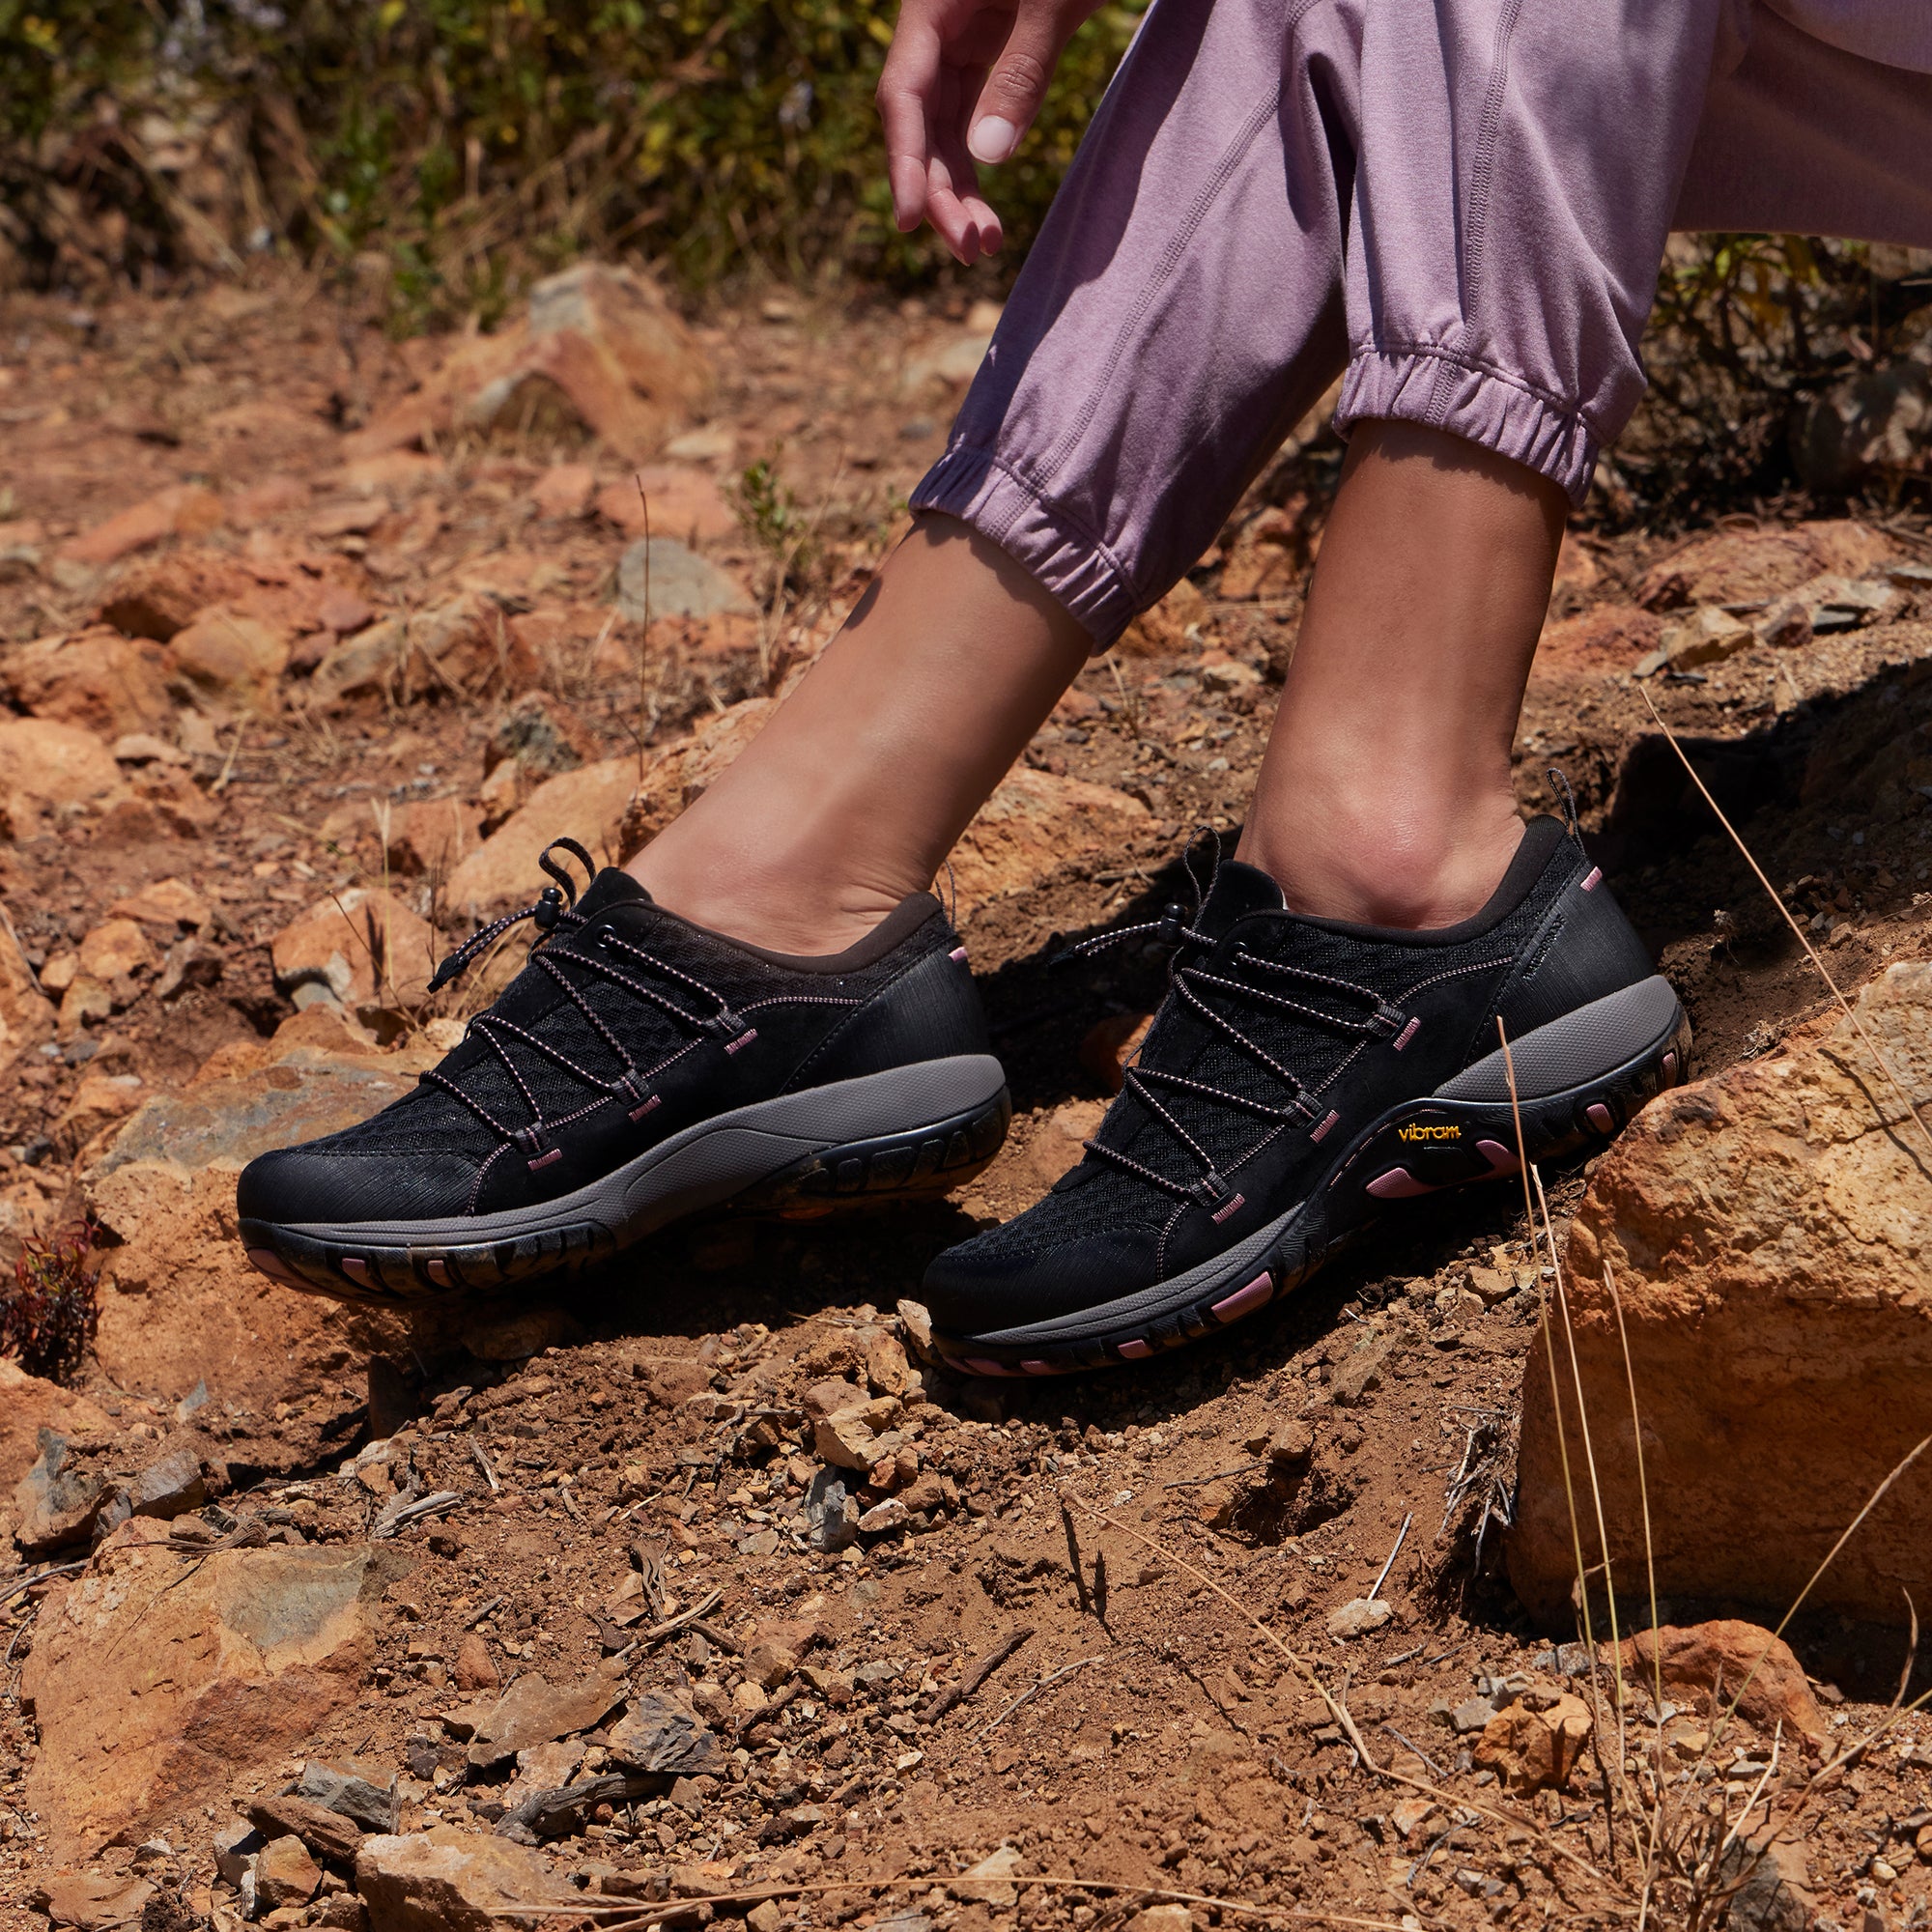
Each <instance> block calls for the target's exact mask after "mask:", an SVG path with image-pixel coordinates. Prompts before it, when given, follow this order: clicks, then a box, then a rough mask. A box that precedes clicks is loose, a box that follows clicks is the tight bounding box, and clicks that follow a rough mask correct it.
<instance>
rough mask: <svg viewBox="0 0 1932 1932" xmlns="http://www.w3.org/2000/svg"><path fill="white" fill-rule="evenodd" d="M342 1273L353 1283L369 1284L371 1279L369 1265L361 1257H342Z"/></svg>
mask: <svg viewBox="0 0 1932 1932" xmlns="http://www.w3.org/2000/svg"><path fill="white" fill-rule="evenodd" d="M342 1272H343V1273H344V1274H346V1275H347V1276H348V1277H349V1279H350V1280H351V1281H359V1282H367V1281H368V1279H369V1264H368V1263H367V1262H365V1261H364V1260H363V1259H362V1257H361V1256H360V1255H344V1256H343V1257H342Z"/></svg>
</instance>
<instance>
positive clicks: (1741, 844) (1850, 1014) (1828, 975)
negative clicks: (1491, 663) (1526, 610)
mask: <svg viewBox="0 0 1932 1932" xmlns="http://www.w3.org/2000/svg"><path fill="white" fill-rule="evenodd" d="M1637 691H1638V694H1639V695H1640V696H1642V698H1643V701H1644V703H1645V705H1646V706H1648V707H1649V711H1650V715H1651V716H1652V717H1653V718H1654V719H1656V720H1657V728H1658V729H1659V730H1660V731H1662V733H1663V735H1664V738H1665V740H1666V741H1667V742H1668V744H1669V746H1670V749H1671V750H1672V751H1673V752H1675V753H1677V757H1678V762H1679V763H1680V764H1682V765H1683V767H1684V769H1685V770H1686V771H1687V772H1689V773H1690V782H1691V783H1692V784H1694V785H1695V786H1696V787H1697V790H1698V792H1699V793H1700V794H1701V795H1702V797H1703V800H1704V803H1705V804H1706V805H1708V806H1709V807H1710V808H1711V810H1712V811H1713V812H1714V813H1716V815H1717V820H1718V823H1719V825H1721V826H1722V827H1723V828H1724V830H1725V831H1726V832H1727V833H1728V834H1729V835H1730V839H1731V843H1732V844H1733V845H1735V846H1736V847H1737V848H1738V850H1739V851H1740V852H1741V853H1743V854H1744V860H1745V864H1746V865H1747V866H1748V867H1750V868H1751V872H1752V875H1753V876H1754V877H1755V878H1756V880H1757V882H1758V884H1759V885H1761V886H1762V887H1763V888H1764V889H1765V892H1766V893H1767V894H1768V895H1770V898H1771V902H1772V904H1773V905H1775V906H1776V908H1777V910H1778V913H1779V915H1780V916H1781V917H1782V919H1783V921H1784V923H1785V924H1786V925H1788V926H1789V927H1790V928H1791V930H1792V932H1793V933H1794V934H1795V935H1796V936H1797V939H1798V943H1799V945H1800V946H1802V947H1804V953H1805V956H1806V957H1807V958H1808V959H1809V960H1810V961H1811V963H1812V965H1813V966H1815V967H1816V968H1817V969H1818V977H1819V978H1820V979H1821V980H1824V982H1825V983H1826V985H1827V986H1829V987H1830V988H1831V989H1832V997H1833V999H1834V1000H1836V1001H1837V1003H1838V1005H1839V1007H1840V1008H1841V1009H1843V1011H1844V1015H1845V1017H1846V1018H1847V1019H1848V1020H1850V1021H1851V1023H1852V1027H1853V1030H1854V1031H1855V1032H1856V1033H1857V1034H1858V1037H1859V1038H1860V1039H1861V1040H1862V1041H1863V1042H1864V1047H1865V1051H1866V1052H1867V1053H1869V1054H1870V1055H1871V1057H1872V1060H1873V1062H1874V1064H1875V1065H1877V1067H1878V1070H1879V1071H1880V1073H1882V1074H1883V1075H1884V1076H1885V1079H1886V1081H1887V1082H1888V1083H1889V1086H1890V1087H1891V1089H1892V1091H1893V1092H1894V1093H1895V1094H1897V1095H1898V1097H1899V1100H1900V1103H1901V1104H1902V1105H1903V1106H1904V1108H1905V1115H1906V1118H1907V1119H1908V1120H1909V1121H1910V1122H1912V1124H1913V1125H1914V1126H1916V1127H1917V1128H1918V1131H1919V1133H1920V1135H1921V1136H1922V1137H1923V1139H1924V1142H1925V1151H1926V1152H1927V1153H1928V1154H1932V1126H1927V1125H1926V1123H1925V1117H1924V1116H1923V1115H1922V1114H1921V1113H1920V1112H1919V1111H1918V1102H1917V1101H1915V1100H1914V1099H1913V1097H1912V1095H1911V1094H1910V1093H1909V1092H1908V1091H1907V1089H1906V1086H1905V1084H1904V1082H1903V1081H1901V1080H1900V1079H1899V1077H1898V1075H1897V1074H1895V1073H1894V1072H1893V1071H1892V1070H1891V1063H1890V1062H1889V1060H1887V1059H1886V1057H1885V1055H1884V1054H1883V1053H1881V1052H1880V1051H1879V1045H1878V1041H1877V1040H1875V1039H1874V1038H1873V1037H1871V1035H1870V1034H1869V1033H1867V1032H1866V1031H1865V1023H1864V1021H1863V1020H1861V1019H1860V1017H1859V1016H1858V1014H1857V1013H1856V1012H1854V1011H1853V1010H1852V1003H1851V1002H1850V1001H1849V1000H1848V999H1846V998H1845V996H1844V994H1843V993H1842V992H1841V991H1840V990H1839V988H1838V982H1837V980H1834V979H1833V978H1832V972H1831V968H1830V967H1828V966H1827V965H1826V964H1825V962H1824V960H1822V959H1821V958H1819V956H1818V949H1817V948H1816V947H1815V946H1813V945H1812V944H1811V941H1810V939H1809V938H1808V937H1807V935H1806V934H1805V931H1804V926H1802V925H1801V924H1800V923H1798V921H1797V920H1796V919H1795V918H1793V917H1792V913H1791V908H1790V907H1789V906H1787V905H1786V904H1785V903H1784V900H1783V899H1782V898H1781V897H1780V896H1779V895H1778V893H1777V890H1776V887H1774V886H1773V885H1772V883H1771V881H1770V880H1769V879H1768V878H1766V877H1765V875H1764V867H1762V866H1760V865H1759V864H1758V862H1757V860H1756V858H1755V857H1753V856H1752V853H1751V849H1750V847H1749V846H1748V845H1747V844H1746V843H1745V841H1744V839H1743V838H1740V837H1739V836H1738V829H1737V827H1736V826H1734V825H1733V824H1732V823H1731V821H1730V820H1729V819H1728V818H1726V817H1725V816H1724V814H1723V812H1722V810H1720V809H1719V805H1718V801H1717V800H1716V799H1715V798H1713V797H1712V796H1711V793H1710V789H1709V787H1708V786H1707V785H1706V784H1705V783H1704V781H1703V780H1702V779H1700V778H1699V777H1698V776H1697V768H1696V766H1694V765H1693V764H1692V763H1691V762H1690V758H1689V757H1688V756H1686V754H1685V751H1684V747H1683V746H1682V745H1680V744H1679V743H1678V742H1677V734H1676V732H1674V731H1673V730H1672V729H1671V728H1670V726H1669V725H1666V724H1665V723H1664V722H1663V714H1662V712H1661V711H1659V710H1658V708H1657V705H1656V703H1655V702H1654V701H1653V700H1652V698H1651V695H1650V693H1649V692H1648V691H1645V690H1644V688H1643V686H1642V685H1638V686H1637ZM1879 1118H1880V1120H1881V1122H1883V1120H1884V1115H1883V1114H1881V1115H1880V1117H1879Z"/></svg>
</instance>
